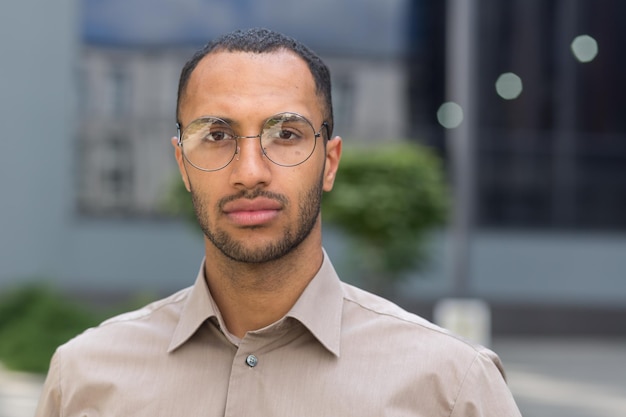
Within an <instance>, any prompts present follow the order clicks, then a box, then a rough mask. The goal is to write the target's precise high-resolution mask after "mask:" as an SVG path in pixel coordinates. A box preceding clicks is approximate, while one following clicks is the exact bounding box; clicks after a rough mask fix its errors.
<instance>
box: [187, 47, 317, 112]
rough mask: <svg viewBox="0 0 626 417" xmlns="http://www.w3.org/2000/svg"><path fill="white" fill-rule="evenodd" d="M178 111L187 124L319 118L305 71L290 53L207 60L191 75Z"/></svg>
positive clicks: (303, 64)
mask: <svg viewBox="0 0 626 417" xmlns="http://www.w3.org/2000/svg"><path fill="white" fill-rule="evenodd" d="M180 110H181V119H187V122H188V121H190V120H192V119H193V118H196V117H199V116H202V115H208V114H211V115H216V116H225V117H232V116H235V115H246V116H248V115H253V114H257V113H258V114H261V113H262V114H261V117H263V115H265V117H267V116H269V115H272V114H276V113H280V112H284V111H291V112H297V113H301V114H303V115H305V116H307V117H309V118H310V117H314V116H317V115H319V114H321V112H320V100H319V97H318V96H317V94H316V87H315V81H314V79H313V76H312V74H311V71H310V70H309V67H308V65H307V64H306V62H305V61H304V60H303V59H302V58H300V57H299V56H298V55H296V54H295V53H293V52H291V51H288V50H277V51H273V52H268V53H250V52H239V51H237V52H228V51H216V52H212V53H210V54H208V55H207V56H205V57H204V58H203V59H202V60H201V61H200V62H199V63H198V65H197V67H196V68H195V69H194V71H193V72H192V74H191V76H190V79H189V82H188V84H187V87H186V89H185V93H184V95H183V100H182V102H181V109H180ZM183 123H184V121H183Z"/></svg>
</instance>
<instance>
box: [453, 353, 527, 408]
mask: <svg viewBox="0 0 626 417" xmlns="http://www.w3.org/2000/svg"><path fill="white" fill-rule="evenodd" d="M450 417H521V413H520V411H519V409H518V408H517V405H516V404H515V400H514V399H513V395H512V394H511V391H510V390H509V387H508V386H507V384H506V379H505V375H504V369H503V367H502V363H501V362H500V358H498V356H497V355H496V354H495V353H493V352H492V351H490V350H488V349H483V350H481V351H479V352H478V354H477V355H476V358H475V359H474V362H473V363H472V364H471V366H470V368H469V369H468V371H467V374H466V375H465V378H464V380H463V383H462V385H461V389H460V390H459V394H458V397H457V400H456V401H455V405H454V408H453V410H452V413H451V414H450Z"/></svg>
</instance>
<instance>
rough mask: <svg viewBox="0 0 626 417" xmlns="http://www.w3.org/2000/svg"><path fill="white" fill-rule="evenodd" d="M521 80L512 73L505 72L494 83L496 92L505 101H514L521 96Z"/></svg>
mask: <svg viewBox="0 0 626 417" xmlns="http://www.w3.org/2000/svg"><path fill="white" fill-rule="evenodd" d="M523 89H524V88H523V86H522V79H521V78H520V77H518V76H517V75H516V74H514V73H512V72H505V73H504V74H502V75H500V76H499V77H498V80H497V81H496V92H497V93H498V95H499V96H500V97H502V98H503V99H505V100H514V99H516V98H517V97H519V95H520V94H522V90H523Z"/></svg>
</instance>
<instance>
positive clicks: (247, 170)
mask: <svg viewBox="0 0 626 417" xmlns="http://www.w3.org/2000/svg"><path fill="white" fill-rule="evenodd" d="M270 164H271V162H270V161H269V160H268V159H267V157H266V156H265V154H264V153H263V150H262V149H261V142H260V140H259V136H258V135H257V136H240V137H239V138H238V139H237V154H236V156H235V160H234V161H232V162H231V163H230V165H232V169H231V172H230V181H231V183H232V185H233V186H235V187H237V188H244V189H254V188H256V187H258V186H260V185H263V186H266V185H268V184H269V182H270V180H271V171H270V167H269V165H270Z"/></svg>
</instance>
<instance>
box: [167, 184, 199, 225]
mask: <svg viewBox="0 0 626 417" xmlns="http://www.w3.org/2000/svg"><path fill="white" fill-rule="evenodd" d="M161 208H162V209H163V211H164V212H165V213H170V214H172V215H175V216H182V217H183V218H184V219H185V220H187V221H188V222H189V224H192V225H194V226H195V225H197V224H198V222H197V220H196V212H195V211H194V208H193V202H192V201H191V194H189V191H187V188H185V183H184V182H183V180H182V179H181V177H180V174H177V175H175V176H174V178H173V181H172V182H171V184H170V185H169V187H168V191H167V192H166V193H164V199H163V201H162V202H161ZM196 229H197V230H198V231H200V229H199V228H196Z"/></svg>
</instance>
